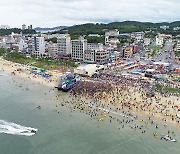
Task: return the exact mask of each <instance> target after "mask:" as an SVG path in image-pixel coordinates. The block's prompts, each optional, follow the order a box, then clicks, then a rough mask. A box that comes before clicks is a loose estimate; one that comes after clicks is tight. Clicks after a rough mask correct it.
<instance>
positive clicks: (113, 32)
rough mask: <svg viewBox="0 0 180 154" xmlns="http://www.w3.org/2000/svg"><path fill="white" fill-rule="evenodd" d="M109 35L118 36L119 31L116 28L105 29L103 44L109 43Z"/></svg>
mask: <svg viewBox="0 0 180 154" xmlns="http://www.w3.org/2000/svg"><path fill="white" fill-rule="evenodd" d="M110 36H119V31H118V30H117V29H113V30H109V31H106V32H105V44H109V37H110Z"/></svg>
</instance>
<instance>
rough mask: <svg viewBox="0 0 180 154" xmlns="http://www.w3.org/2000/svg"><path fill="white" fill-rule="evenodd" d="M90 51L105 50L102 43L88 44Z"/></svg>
mask: <svg viewBox="0 0 180 154" xmlns="http://www.w3.org/2000/svg"><path fill="white" fill-rule="evenodd" d="M87 48H88V50H99V51H102V50H103V44H102V43H88V44H87Z"/></svg>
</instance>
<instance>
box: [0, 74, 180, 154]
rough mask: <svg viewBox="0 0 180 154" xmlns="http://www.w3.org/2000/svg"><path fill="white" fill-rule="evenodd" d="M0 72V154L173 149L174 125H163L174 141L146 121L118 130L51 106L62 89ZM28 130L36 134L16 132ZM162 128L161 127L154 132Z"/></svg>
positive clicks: (125, 153) (176, 146) (179, 134)
mask: <svg viewBox="0 0 180 154" xmlns="http://www.w3.org/2000/svg"><path fill="white" fill-rule="evenodd" d="M0 73H1V76H0V154H135V153H137V154H162V153H163V154H169V153H171V154H179V151H180V129H179V128H178V127H175V126H169V127H170V129H171V130H173V131H174V132H175V134H176V135H175V137H174V138H176V139H177V142H176V143H173V142H168V141H165V140H160V138H157V139H156V138H154V137H153V135H152V134H153V132H154V131H157V130H156V129H155V128H154V127H151V126H149V127H148V128H147V130H146V133H145V134H142V133H141V132H140V131H134V130H131V129H130V128H128V127H125V128H123V129H122V128H121V129H119V126H118V125H117V124H116V123H113V122H112V123H110V122H109V121H108V120H106V119H105V120H104V121H102V122H98V121H97V120H94V119H93V120H91V118H90V117H89V116H88V115H86V114H84V113H80V112H78V111H75V112H71V110H70V109H68V108H66V107H61V106H59V107H58V108H57V106H56V105H57V101H56V99H55V98H56V96H57V95H60V100H59V101H61V100H63V99H65V98H68V97H70V96H69V94H68V93H62V92H58V91H56V90H53V89H52V87H48V86H44V85H42V84H39V83H36V82H33V81H30V80H27V79H24V78H20V77H18V76H11V75H10V74H8V73H2V72H0ZM38 106H41V109H38V108H37V107H38ZM116 116H118V115H116ZM2 127H3V128H4V129H2ZM31 129H36V130H37V133H34V134H31V135H27V134H22V130H23V131H28V130H29V131H30V130H31ZM167 129H168V128H164V127H163V126H162V127H159V129H158V132H162V133H165V132H167ZM2 130H6V131H5V132H3V131H2ZM27 133H31V132H27Z"/></svg>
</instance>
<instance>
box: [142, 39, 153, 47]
mask: <svg viewBox="0 0 180 154" xmlns="http://www.w3.org/2000/svg"><path fill="white" fill-rule="evenodd" d="M150 44H151V39H150V38H144V45H145V46H148V45H150Z"/></svg>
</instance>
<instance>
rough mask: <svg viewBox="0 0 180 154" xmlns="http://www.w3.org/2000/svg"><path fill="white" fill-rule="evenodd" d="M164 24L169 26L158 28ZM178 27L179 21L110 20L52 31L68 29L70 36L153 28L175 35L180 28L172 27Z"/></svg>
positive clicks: (63, 31) (129, 31) (61, 31)
mask: <svg viewBox="0 0 180 154" xmlns="http://www.w3.org/2000/svg"><path fill="white" fill-rule="evenodd" d="M162 25H166V26H170V29H168V30H166V31H165V30H163V29H160V26H162ZM178 26H179V27H180V21H176V22H172V23H168V22H162V23H151V22H138V21H124V22H112V23H109V24H99V23H97V24H93V23H86V24H82V25H75V26H72V27H68V28H65V29H63V30H60V31H56V32H53V33H65V32H66V30H68V32H69V34H71V35H72V36H75V35H88V34H100V35H102V34H104V31H105V30H107V29H118V30H119V31H120V33H131V32H138V31H149V30H153V31H155V32H156V33H158V32H160V33H165V34H173V35H176V34H178V33H180V30H178V31H173V27H178Z"/></svg>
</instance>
